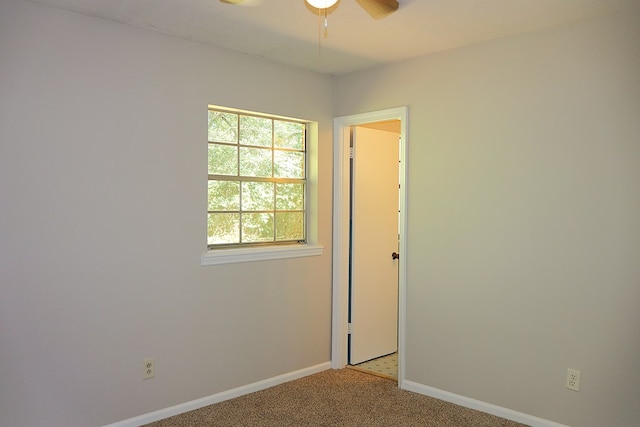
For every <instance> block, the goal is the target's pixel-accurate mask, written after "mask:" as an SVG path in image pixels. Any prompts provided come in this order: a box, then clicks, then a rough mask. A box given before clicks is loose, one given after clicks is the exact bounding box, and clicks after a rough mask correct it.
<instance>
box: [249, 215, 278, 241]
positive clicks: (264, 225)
mask: <svg viewBox="0 0 640 427" xmlns="http://www.w3.org/2000/svg"><path fill="white" fill-rule="evenodd" d="M242 241H243V242H272V241H273V214H272V213H245V214H242Z"/></svg>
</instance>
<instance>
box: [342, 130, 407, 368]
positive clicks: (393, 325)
mask: <svg viewBox="0 0 640 427" xmlns="http://www.w3.org/2000/svg"><path fill="white" fill-rule="evenodd" d="M398 150H399V144H398V134H397V133H394V132H386V131H380V130H375V129H369V128H364V127H354V128H353V164H352V179H351V180H352V186H351V191H352V193H351V208H352V214H351V219H352V234H351V298H350V304H351V322H350V323H351V334H350V350H349V363H350V364H352V365H354V364H357V363H361V362H364V361H366V360H370V359H374V358H376V357H380V356H384V355H387V354H391V353H394V352H396V351H397V349H398V260H397V259H393V257H392V254H393V253H395V252H398V195H399V192H398V183H399V177H398V161H399V153H398Z"/></svg>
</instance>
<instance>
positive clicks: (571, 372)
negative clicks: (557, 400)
mask: <svg viewBox="0 0 640 427" xmlns="http://www.w3.org/2000/svg"><path fill="white" fill-rule="evenodd" d="M567 388H568V389H569V390H573V391H580V371H576V370H575V369H567Z"/></svg>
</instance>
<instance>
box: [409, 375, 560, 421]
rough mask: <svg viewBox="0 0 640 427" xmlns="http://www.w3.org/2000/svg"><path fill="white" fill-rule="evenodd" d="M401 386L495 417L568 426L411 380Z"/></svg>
mask: <svg viewBox="0 0 640 427" xmlns="http://www.w3.org/2000/svg"><path fill="white" fill-rule="evenodd" d="M401 388H402V389H403V390H407V391H412V392H414V393H419V394H424V395H425V396H429V397H434V398H436V399H440V400H444V401H446V402H450V403H455V404H456V405H459V406H464V407H465V408H470V409H475V410H477V411H480V412H485V413H487V414H491V415H495V416H497V417H501V418H506V419H508V420H511V421H516V422H518V423H522V424H525V425H528V426H531V427H569V426H566V425H564V424H558V423H556V422H553V421H548V420H545V419H542V418H538V417H534V416H533V415H528V414H523V413H522V412H517V411H513V410H511V409H507V408H503V407H501V406H496V405H492V404H491V403H486V402H482V401H480V400H475V399H471V398H469V397H465V396H460V395H458V394H454V393H450V392H448V391H444V390H440V389H437V388H434V387H429V386H426V385H423V384H419V383H414V382H412V381H407V380H404V381H402V384H401Z"/></svg>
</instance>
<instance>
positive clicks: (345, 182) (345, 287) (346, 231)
mask: <svg viewBox="0 0 640 427" xmlns="http://www.w3.org/2000/svg"><path fill="white" fill-rule="evenodd" d="M393 121H397V122H399V128H400V132H399V135H400V143H399V156H398V157H399V159H400V164H399V174H398V175H399V179H398V180H399V182H400V191H399V203H398V206H399V208H400V212H401V213H400V215H398V246H397V247H398V249H399V250H398V252H399V253H400V254H402V253H403V252H405V250H404V248H405V247H406V191H407V183H406V177H407V126H408V123H407V107H399V108H393V109H388V110H381V111H375V112H370V113H363V114H357V115H352V116H343V117H338V118H336V119H335V120H334V230H333V237H334V241H333V266H334V270H333V313H332V320H333V324H332V355H331V358H332V367H333V368H335V369H340V368H343V367H345V366H347V363H348V358H349V333H348V328H349V278H350V271H349V266H350V264H349V255H350V251H349V247H350V217H349V210H350V200H351V199H350V197H351V189H350V174H351V164H350V151H351V148H350V141H351V129H352V126H361V125H366V124H372V123H380V122H393ZM398 180H396V183H397V182H398ZM388 255H389V259H390V260H391V253H389V254H388ZM405 260H406V256H401V257H400V259H399V260H397V277H398V281H397V283H398V289H397V296H398V303H397V350H398V351H397V366H398V369H397V371H398V386H399V387H400V388H403V381H404V330H405V329H404V328H405V290H406V267H405V265H406V262H405Z"/></svg>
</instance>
